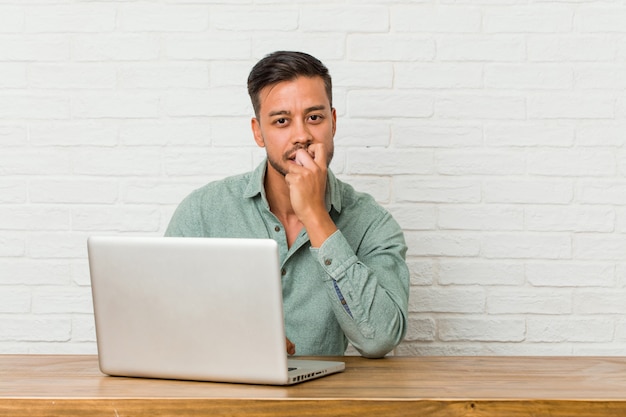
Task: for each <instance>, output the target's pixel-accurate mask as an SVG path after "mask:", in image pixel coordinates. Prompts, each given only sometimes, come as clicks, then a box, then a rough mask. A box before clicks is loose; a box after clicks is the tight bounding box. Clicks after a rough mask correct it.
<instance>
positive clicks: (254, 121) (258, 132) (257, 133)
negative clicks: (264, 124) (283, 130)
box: [250, 117, 265, 148]
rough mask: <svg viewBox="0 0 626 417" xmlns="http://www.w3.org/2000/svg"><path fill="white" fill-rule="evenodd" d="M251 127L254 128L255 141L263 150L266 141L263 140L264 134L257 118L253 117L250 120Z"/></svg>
mask: <svg viewBox="0 0 626 417" xmlns="http://www.w3.org/2000/svg"><path fill="white" fill-rule="evenodd" d="M250 126H251V127H252V135H253V136H254V141H255V142H256V144H257V145H259V147H261V148H265V140H264V139H263V133H262V132H261V123H260V122H259V120H258V119H257V118H256V117H253V118H252V120H250Z"/></svg>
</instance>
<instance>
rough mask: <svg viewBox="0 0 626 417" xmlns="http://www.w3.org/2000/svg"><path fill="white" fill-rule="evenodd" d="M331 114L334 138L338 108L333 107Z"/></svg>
mask: <svg viewBox="0 0 626 417" xmlns="http://www.w3.org/2000/svg"><path fill="white" fill-rule="evenodd" d="M331 114H332V117H333V138H334V137H335V132H336V131H337V110H335V108H334V107H333V108H332V110H331Z"/></svg>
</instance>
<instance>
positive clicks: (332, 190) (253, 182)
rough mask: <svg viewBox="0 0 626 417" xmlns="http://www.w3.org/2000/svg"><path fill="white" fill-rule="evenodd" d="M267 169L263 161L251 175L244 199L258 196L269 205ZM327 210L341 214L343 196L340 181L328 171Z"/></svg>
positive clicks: (265, 162) (265, 161)
mask: <svg viewBox="0 0 626 417" xmlns="http://www.w3.org/2000/svg"><path fill="white" fill-rule="evenodd" d="M266 169H267V159H265V160H263V162H261V163H260V164H259V166H257V167H256V168H255V170H254V171H252V172H251V173H250V179H249V181H248V186H247V187H246V189H245V190H244V193H243V197H244V198H253V197H256V196H258V195H260V196H261V198H263V201H264V202H265V204H266V205H267V198H266V196H265V187H264V186H263V183H264V182H265V172H266ZM325 199H326V210H327V211H328V212H330V210H331V208H334V209H335V210H336V211H337V212H338V213H340V212H341V194H340V192H339V180H338V179H337V177H335V174H333V172H332V171H331V170H330V168H329V169H328V181H327V183H326V197H325Z"/></svg>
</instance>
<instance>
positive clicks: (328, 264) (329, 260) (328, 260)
mask: <svg viewBox="0 0 626 417" xmlns="http://www.w3.org/2000/svg"><path fill="white" fill-rule="evenodd" d="M332 263H333V260H332V259H326V260H324V265H326V266H330V264H332Z"/></svg>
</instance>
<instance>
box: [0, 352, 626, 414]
mask: <svg viewBox="0 0 626 417" xmlns="http://www.w3.org/2000/svg"><path fill="white" fill-rule="evenodd" d="M342 360H344V361H345V362H346V371H345V372H343V373H341V374H336V375H331V376H327V377H324V378H321V379H318V380H314V381H309V382H305V383H303V384H300V385H295V386H292V387H272V386H254V385H243V384H222V383H209V382H189V381H167V380H155V379H135V378H120V377H109V376H105V375H103V374H101V373H100V371H99V370H98V364H97V358H96V356H92V355H82V356H81V355H69V356H68V355H0V416H3V417H4V416H7V417H8V416H11V417H19V416H29V417H37V416H72V415H81V416H112V417H123V416H142V415H146V416H157V417H158V416H201V415H202V416H205V415H206V416H220V415H229V416H230V415H250V416H331V415H332V416H372V415H381V416H431V415H432V416H435V415H436V416H441V417H447V416H476V417H478V416H480V417H485V416H498V417H500V416H503V417H515V416H558V417H565V416H593V417H597V416H612V417H615V416H626V358H610V357H607V358H598V357H392V358H385V359H378V360H371V359H363V358H358V357H345V358H342Z"/></svg>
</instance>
